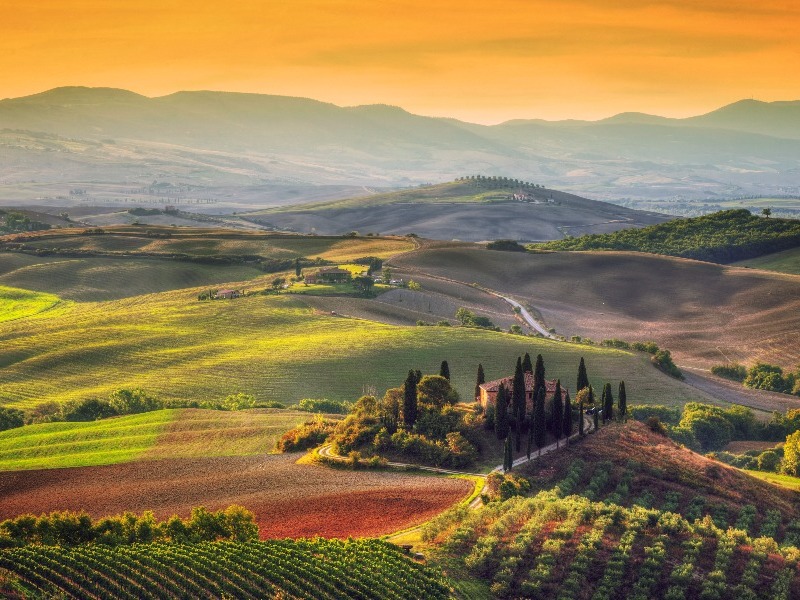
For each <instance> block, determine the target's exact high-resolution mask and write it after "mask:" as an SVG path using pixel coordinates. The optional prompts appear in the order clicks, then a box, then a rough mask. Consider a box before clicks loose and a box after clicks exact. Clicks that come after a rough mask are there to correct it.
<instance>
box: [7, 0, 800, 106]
mask: <svg viewBox="0 0 800 600" xmlns="http://www.w3.org/2000/svg"><path fill="white" fill-rule="evenodd" d="M609 6H611V7H613V8H609ZM798 31H800V2H798V1H797V0H782V1H781V0H758V1H755V0H748V1H743V0H671V1H668V2H646V1H644V0H616V1H613V2H610V1H600V0H565V1H563V2H562V1H555V0H493V1H491V2H489V1H486V0H482V1H480V2H478V1H474V0H425V1H423V0H370V1H369V2H365V1H360V0H266V1H260V2H259V1H256V0H229V1H228V2H220V1H219V0H215V1H213V2H211V1H208V0H136V1H135V2H133V1H129V0H32V1H30V2H20V1H19V0H0V74H2V76H1V77H0V97H12V96H21V95H26V94H32V93H36V92H39V91H43V90H45V89H49V88H52V87H56V86H61V85H90V86H111V87H122V88H126V89H131V90H134V91H137V92H140V93H143V94H146V95H150V96H154V95H163V94H168V93H171V92H174V91H177V90H184V89H215V90H227V91H246V92H261V93H271V94H285V95H292V96H306V97H311V98H317V99H320V100H326V101H330V102H334V103H336V104H341V105H352V104H369V103H378V102H380V103H387V104H395V105H399V106H402V107H404V108H406V109H408V110H410V111H412V112H417V113H422V114H431V115H442V116H453V117H457V118H461V119H465V120H472V121H480V122H498V121H502V120H505V119H510V118H547V119H556V118H600V117H604V116H608V115H611V114H614V113H617V112H622V111H628V110H638V111H643V112H650V113H656V114H662V115H667V116H687V115H691V114H698V113H701V112H705V111H708V110H711V109H714V108H717V107H719V106H721V105H723V104H727V103H729V102H732V101H735V100H739V99H742V98H751V97H754V98H758V99H762V100H794V99H798V98H800V76H799V75H800V67H798V65H800V35H798Z"/></svg>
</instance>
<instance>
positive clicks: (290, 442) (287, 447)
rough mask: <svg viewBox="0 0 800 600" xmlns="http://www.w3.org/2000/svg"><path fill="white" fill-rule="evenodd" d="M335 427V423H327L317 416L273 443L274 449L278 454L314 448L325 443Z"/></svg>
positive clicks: (320, 416) (327, 421)
mask: <svg viewBox="0 0 800 600" xmlns="http://www.w3.org/2000/svg"><path fill="white" fill-rule="evenodd" d="M335 427H336V421H329V420H326V419H323V418H322V415H318V416H317V418H316V419H314V420H313V421H306V422H305V423H303V424H302V425H298V426H297V427H295V428H293V429H290V430H289V431H287V432H286V433H284V434H283V435H282V436H281V437H280V439H279V440H278V441H277V442H276V443H275V449H276V450H277V451H278V452H300V451H301V450H308V449H310V448H315V447H316V446H319V445H321V444H324V443H325V441H326V440H327V439H328V436H329V435H330V434H332V433H333V430H334V429H335Z"/></svg>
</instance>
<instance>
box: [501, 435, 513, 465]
mask: <svg viewBox="0 0 800 600" xmlns="http://www.w3.org/2000/svg"><path fill="white" fill-rule="evenodd" d="M513 468H514V456H513V455H512V454H511V436H508V437H507V438H506V443H505V447H504V448H503V471H505V472H506V473H508V472H509V471H510V470H511V469H513Z"/></svg>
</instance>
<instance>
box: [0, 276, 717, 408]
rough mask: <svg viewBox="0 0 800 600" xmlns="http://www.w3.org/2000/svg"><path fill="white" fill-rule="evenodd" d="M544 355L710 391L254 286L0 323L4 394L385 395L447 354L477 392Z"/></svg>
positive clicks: (672, 396) (564, 369)
mask: <svg viewBox="0 0 800 600" xmlns="http://www.w3.org/2000/svg"><path fill="white" fill-rule="evenodd" d="M525 352H530V353H531V354H533V355H534V356H535V355H536V354H538V353H541V354H543V355H544V357H545V364H546V367H547V369H548V377H560V378H561V379H562V381H564V382H566V385H567V386H568V387H571V386H572V383H571V382H572V380H573V378H574V377H575V374H576V373H577V365H578V362H579V360H580V357H581V356H584V357H585V358H586V361H587V366H588V369H589V375H590V379H591V380H592V383H593V384H594V385H595V386H596V387H597V388H598V389H599V387H600V385H601V384H602V383H603V382H605V381H612V380H619V379H624V380H625V381H626V383H628V386H629V389H630V390H631V395H632V396H633V397H634V400H635V402H637V403H644V402H648V403H667V404H673V405H675V404H682V403H684V402H686V401H688V400H697V399H706V400H707V399H708V398H706V396H705V395H704V394H702V393H701V392H698V391H696V390H694V389H693V388H690V387H688V386H685V385H683V384H681V383H680V382H678V381H675V380H673V379H671V378H669V377H667V376H665V375H663V374H661V373H660V372H659V371H657V370H656V369H654V368H653V367H652V366H651V365H650V364H649V362H648V361H647V360H646V358H645V357H643V356H638V355H632V354H630V353H626V352H622V351H617V350H611V349H606V348H597V347H591V346H582V345H573V344H567V343H558V342H553V341H548V340H542V339H534V338H526V337H521V336H513V335H508V334H503V333H497V332H492V331H481V330H476V329H469V328H461V327H452V328H444V327H400V326H392V325H385V324H381V323H376V322H372V321H364V320H359V319H350V318H343V317H339V316H336V315H331V314H330V313H328V314H323V313H321V312H318V311H313V310H312V309H310V308H308V307H307V306H306V305H305V304H304V303H303V302H302V300H299V299H295V298H289V297H286V296H252V297H247V298H240V299H237V300H232V301H216V302H200V301H197V299H196V295H195V293H194V292H192V291H185V290H184V291H176V292H165V293H161V294H157V295H150V296H139V297H135V298H129V299H126V300H119V301H114V302H106V303H86V304H76V305H73V306H71V307H70V309H69V310H68V311H65V312H63V313H60V314H59V315H58V316H54V317H53V318H49V319H46V320H42V321H40V322H37V323H35V324H32V323H29V322H27V320H19V321H12V322H7V323H4V324H0V367H2V369H0V404H2V405H5V406H12V407H17V408H32V407H35V406H36V405H38V404H40V403H42V402H47V401H55V402H64V401H68V400H79V399H84V398H91V397H107V396H108V395H109V394H110V393H111V392H112V391H114V390H116V389H119V388H121V387H128V388H136V387H140V388H143V389H145V390H147V391H148V392H151V393H154V394H156V395H158V396H159V397H161V398H162V399H163V400H171V399H175V400H182V401H185V400H197V401H204V400H220V399H222V398H225V397H226V396H227V395H229V394H232V393H236V392H244V393H250V394H254V395H255V396H256V397H257V399H258V400H260V401H269V400H277V401H279V402H282V403H284V404H291V403H293V402H295V401H296V400H299V399H302V398H306V397H311V398H321V397H327V398H331V399H335V400H353V399H355V398H357V397H358V396H360V395H361V394H362V391H363V390H364V389H365V388H369V387H373V388H374V389H375V390H376V392H377V393H379V394H382V393H383V391H384V390H386V389H387V388H389V387H393V386H396V385H399V384H400V383H401V382H402V380H403V379H404V377H405V375H406V374H407V372H408V370H409V369H412V368H415V369H416V368H418V369H421V370H423V371H424V372H427V373H434V372H438V368H439V365H440V363H441V361H442V360H448V361H449V362H450V369H451V371H452V373H453V381H454V384H455V386H456V388H457V389H458V391H459V393H460V394H461V397H462V399H464V400H466V401H471V399H472V394H473V391H474V385H475V379H474V378H475V373H476V369H477V365H478V363H483V365H484V369H485V371H486V376H487V378H489V379H491V378H496V377H501V376H505V375H506V374H507V373H508V371H509V369H511V368H512V367H513V364H514V361H515V360H516V357H517V356H520V355H522V354H524V353H525Z"/></svg>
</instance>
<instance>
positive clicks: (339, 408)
mask: <svg viewBox="0 0 800 600" xmlns="http://www.w3.org/2000/svg"><path fill="white" fill-rule="evenodd" d="M297 408H298V409H299V410H304V411H306V412H314V413H329V414H335V415H345V414H347V413H348V412H350V403H349V402H338V401H336V400H328V399H327V398H303V399H302V400H300V402H298V404H297Z"/></svg>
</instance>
